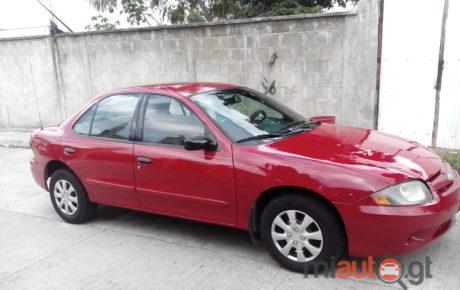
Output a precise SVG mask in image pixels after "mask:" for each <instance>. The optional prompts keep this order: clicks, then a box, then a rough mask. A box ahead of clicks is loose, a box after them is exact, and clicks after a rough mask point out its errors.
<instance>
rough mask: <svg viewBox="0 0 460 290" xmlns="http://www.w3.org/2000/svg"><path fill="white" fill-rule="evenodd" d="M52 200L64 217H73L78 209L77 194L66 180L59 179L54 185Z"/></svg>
mask: <svg viewBox="0 0 460 290" xmlns="http://www.w3.org/2000/svg"><path fill="white" fill-rule="evenodd" d="M54 200H55V201H56V204H57V206H58V208H59V210H61V212H63V213H65V214H66V215H73V214H74V213H75V212H76V211H77V209H78V198H77V192H76V191H75V188H73V186H72V184H70V182H68V181H67V180H64V179H60V180H58V181H57V182H56V184H55V185H54Z"/></svg>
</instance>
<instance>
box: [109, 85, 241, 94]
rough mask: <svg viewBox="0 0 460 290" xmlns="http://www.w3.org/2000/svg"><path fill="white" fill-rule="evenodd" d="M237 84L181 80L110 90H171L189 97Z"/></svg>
mask: <svg viewBox="0 0 460 290" xmlns="http://www.w3.org/2000/svg"><path fill="white" fill-rule="evenodd" d="M236 87H238V86H237V85H233V84H228V83H212V82H181V83H164V84H153V85H144V86H135V87H129V88H123V89H118V90H114V91H112V92H110V93H109V94H114V93H118V94H119V93H165V92H170V93H171V92H172V93H175V94H177V95H180V96H182V97H189V96H191V95H194V94H199V93H204V92H209V91H214V90H225V89H231V88H236Z"/></svg>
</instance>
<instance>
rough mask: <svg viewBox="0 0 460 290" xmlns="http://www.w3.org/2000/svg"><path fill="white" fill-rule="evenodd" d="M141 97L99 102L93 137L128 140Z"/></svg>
mask: <svg viewBox="0 0 460 290" xmlns="http://www.w3.org/2000/svg"><path fill="white" fill-rule="evenodd" d="M138 99H139V97H138V96H135V95H117V96H111V97H108V98H105V99H103V100H101V101H99V104H98V105H97V109H96V114H95V115H94V121H93V125H92V127H91V136H96V137H105V138H113V139H121V140H128V138H129V132H130V128H131V122H132V119H133V115H134V111H135V109H136V105H137V102H138Z"/></svg>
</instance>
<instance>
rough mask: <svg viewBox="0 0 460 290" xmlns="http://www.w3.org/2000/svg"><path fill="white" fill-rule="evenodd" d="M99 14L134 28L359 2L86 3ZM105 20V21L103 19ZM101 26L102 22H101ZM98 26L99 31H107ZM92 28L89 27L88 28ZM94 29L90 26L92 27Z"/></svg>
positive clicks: (157, 0)
mask: <svg viewBox="0 0 460 290" xmlns="http://www.w3.org/2000/svg"><path fill="white" fill-rule="evenodd" d="M87 1H88V2H89V3H90V4H91V5H92V6H93V7H94V8H96V9H97V10H98V11H100V12H106V11H107V12H109V13H114V12H115V11H116V10H119V11H120V14H121V15H124V16H125V17H126V20H127V22H128V23H129V24H131V25H139V24H143V23H147V24H148V25H152V24H154V23H156V24H158V25H162V24H164V23H165V21H166V22H168V21H169V22H170V23H171V24H180V23H199V22H210V21H219V20H226V19H238V18H250V17H263V16H278V15H293V14H303V13H320V12H322V11H323V10H324V9H325V8H331V7H332V6H334V5H339V6H343V7H344V6H345V5H346V4H347V3H356V2H358V1H359V0H176V1H170V0H87ZM101 20H102V19H101ZM99 22H101V21H99ZM106 24H107V23H99V25H98V27H108V28H110V29H111V27H110V26H108V25H106ZM89 26H90V25H89ZM90 27H91V26H90Z"/></svg>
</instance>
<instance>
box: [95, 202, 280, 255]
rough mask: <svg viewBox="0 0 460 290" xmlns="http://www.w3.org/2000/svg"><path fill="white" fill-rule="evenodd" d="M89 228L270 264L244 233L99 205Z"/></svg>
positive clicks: (259, 246)
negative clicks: (230, 254)
mask: <svg viewBox="0 0 460 290" xmlns="http://www.w3.org/2000/svg"><path fill="white" fill-rule="evenodd" d="M89 224H91V225H93V226H101V225H105V226H107V227H108V228H109V229H110V230H111V231H114V232H120V233H123V234H130V235H136V236H139V237H141V238H151V239H155V240H160V241H165V242H172V243H180V244H185V245H188V246H192V247H198V248H203V249H207V250H213V251H225V252H230V253H232V254H234V255H237V256H243V257H245V258H249V259H252V260H258V261H264V262H266V261H271V263H274V261H272V260H271V258H270V257H269V255H268V253H267V252H266V250H265V248H264V246H263V245H262V244H261V243H258V244H257V245H255V244H254V243H253V242H252V240H251V238H250V235H249V233H248V232H247V231H243V230H240V229H235V228H230V227H225V226H219V225H213V224H207V223H203V222H196V221H191V220H185V219H180V218H175V217H168V216H163V215H158V214H153V213H145V212H140V211H135V210H129V209H124V208H118V207H112V206H105V205H101V206H99V208H98V212H97V214H96V216H95V217H94V219H93V220H92V221H91V222H90V223H89Z"/></svg>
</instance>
